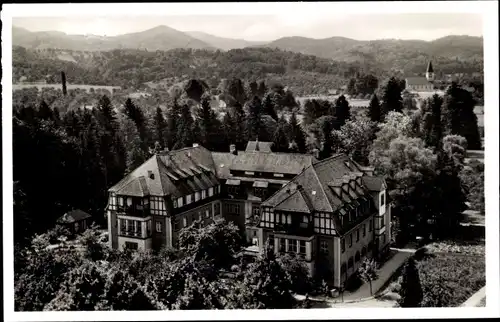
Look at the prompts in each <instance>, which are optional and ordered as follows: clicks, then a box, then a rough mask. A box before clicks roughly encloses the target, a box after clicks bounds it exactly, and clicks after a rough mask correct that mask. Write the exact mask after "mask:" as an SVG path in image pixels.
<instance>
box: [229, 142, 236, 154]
mask: <svg viewBox="0 0 500 322" xmlns="http://www.w3.org/2000/svg"><path fill="white" fill-rule="evenodd" d="M229 152H230V153H231V154H236V145H234V144H231V145H230V146H229Z"/></svg>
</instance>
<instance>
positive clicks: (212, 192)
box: [208, 187, 214, 197]
mask: <svg viewBox="0 0 500 322" xmlns="http://www.w3.org/2000/svg"><path fill="white" fill-rule="evenodd" d="M213 195H214V188H213V187H210V188H208V196H209V197H212V196H213Z"/></svg>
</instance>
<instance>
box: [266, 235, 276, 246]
mask: <svg viewBox="0 0 500 322" xmlns="http://www.w3.org/2000/svg"><path fill="white" fill-rule="evenodd" d="M267 240H268V241H269V245H270V246H271V247H272V248H274V236H273V235H269V236H267Z"/></svg>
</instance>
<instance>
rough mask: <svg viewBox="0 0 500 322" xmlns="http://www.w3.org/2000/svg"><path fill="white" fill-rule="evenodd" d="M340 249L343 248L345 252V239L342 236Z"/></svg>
mask: <svg viewBox="0 0 500 322" xmlns="http://www.w3.org/2000/svg"><path fill="white" fill-rule="evenodd" d="M340 249H341V250H342V253H345V239H344V238H342V239H341V240H340Z"/></svg>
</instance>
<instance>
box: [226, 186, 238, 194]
mask: <svg viewBox="0 0 500 322" xmlns="http://www.w3.org/2000/svg"><path fill="white" fill-rule="evenodd" d="M239 192H240V187H238V186H227V193H228V194H230V195H238V194H239Z"/></svg>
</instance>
